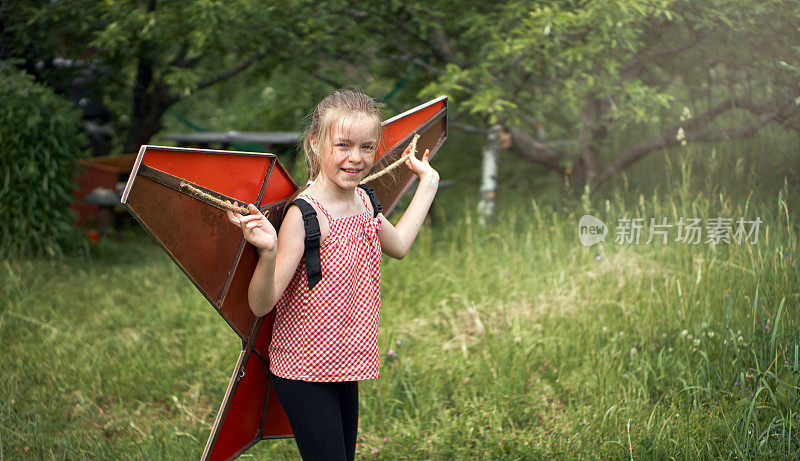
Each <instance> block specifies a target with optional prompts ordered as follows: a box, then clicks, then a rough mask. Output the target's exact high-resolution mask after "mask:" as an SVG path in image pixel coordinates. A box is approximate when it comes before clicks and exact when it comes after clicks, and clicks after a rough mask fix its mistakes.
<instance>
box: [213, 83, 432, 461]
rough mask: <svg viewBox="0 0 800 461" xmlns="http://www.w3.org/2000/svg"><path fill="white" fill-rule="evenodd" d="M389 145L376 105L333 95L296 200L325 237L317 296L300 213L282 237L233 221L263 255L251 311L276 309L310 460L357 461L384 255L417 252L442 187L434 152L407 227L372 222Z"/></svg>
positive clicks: (293, 406)
mask: <svg viewBox="0 0 800 461" xmlns="http://www.w3.org/2000/svg"><path fill="white" fill-rule="evenodd" d="M380 134H381V125H380V113H379V111H378V108H377V106H376V105H375V102H374V101H373V100H372V99H371V98H369V97H368V96H366V95H364V94H361V93H358V92H354V91H349V90H339V91H336V92H334V93H333V94H331V95H330V96H328V97H327V98H325V99H324V100H322V101H321V102H320V103H319V104H318V105H317V107H316V109H315V110H314V112H313V114H312V116H311V124H310V126H309V128H308V131H307V133H306V135H305V139H304V143H303V148H304V151H305V156H306V166H307V167H308V175H309V178H310V179H311V180H312V181H313V182H312V183H311V185H310V186H308V188H307V189H305V190H304V191H303V193H302V194H301V195H299V196H298V198H300V199H302V200H304V201H306V202H307V203H309V204H310V205H311V206H312V207H313V210H314V211H315V212H316V215H317V218H318V221H319V229H320V234H321V235H320V237H319V242H320V249H319V254H320V261H321V267H322V279H321V280H320V281H319V282H318V283H316V284H315V285H313V286H312V288H311V289H309V283H308V279H307V274H306V261H305V259H303V255H304V249H305V245H304V242H305V238H306V235H305V227H304V222H303V217H302V214H301V211H300V209H299V208H298V207H297V206H291V207H289V209H288V210H287V212H286V216H285V217H284V219H283V223H282V224H281V227H280V233H277V234H276V232H275V229H274V227H273V226H272V225H271V224H270V222H269V221H268V220H267V219H266V218H265V217H264V216H263V215H262V214H261V213H259V211H258V209H257V208H256V207H255V206H253V205H252V204H250V205H249V206H248V208H249V210H250V213H251V214H250V215H248V216H242V215H241V214H238V213H233V212H230V211H229V212H228V218H229V219H230V221H231V222H233V223H234V224H237V225H239V226H240V227H241V229H242V232H243V234H244V237H245V239H246V240H247V241H248V242H250V243H251V244H253V245H254V246H255V247H256V248H257V249H258V252H259V261H258V265H257V266H256V269H255V272H254V273H253V278H252V280H251V282H250V288H249V291H248V299H249V302H250V309H252V311H253V313H254V314H255V315H257V316H262V315H265V314H266V313H267V312H269V311H270V310H271V309H272V308H273V307H275V309H277V310H276V316H275V325H274V329H273V336H272V343H271V344H270V347H269V362H270V375H271V378H272V382H273V384H274V388H275V391H276V394H277V396H278V400H279V401H280V403H281V406H282V407H283V409H284V411H285V412H286V415H287V416H288V418H289V423H290V424H291V426H292V431H293V432H294V435H295V441H296V443H297V447H298V449H299V450H300V455H301V456H302V457H303V459H307V460H308V459H321V458H325V459H349V460H352V459H354V457H355V446H356V433H357V428H358V381H359V380H362V379H374V378H377V377H378V317H379V310H380V277H381V275H380V259H381V251H382V252H383V253H385V254H387V255H389V256H391V257H393V258H397V259H401V258H403V257H404V256H405V255H406V253H408V250H409V248H410V247H411V244H412V243H413V242H414V239H415V238H416V236H417V233H418V232H419V229H420V226H421V225H422V222H423V220H424V218H425V215H426V214H427V212H428V208H429V207H430V205H431V202H432V201H433V198H434V195H435V194H436V190H437V188H438V184H439V174H438V173H437V172H436V171H435V170H434V169H433V168H431V166H430V164H429V163H428V155H429V151H427V150H426V151H425V153H424V155H423V157H422V160H418V159H417V158H416V157H414V156H413V155H412V156H411V157H409V159H408V160H406V162H405V165H406V166H407V167H408V168H409V169H410V170H411V171H413V172H414V173H415V174H416V175H417V176H418V177H419V180H420V181H419V186H418V187H417V191H416V193H415V194H414V198H413V200H412V201H411V204H410V205H409V207H408V209H407V210H406V212H405V213H404V214H403V216H402V218H401V219H400V221H399V222H398V223H397V226H393V225H392V224H391V223H390V222H389V221H387V220H386V218H385V217H384V216H383V214H378V215H377V216H376V217H374V218H373V206H372V204H371V202H370V200H368V197H367V194H366V193H365V192H364V190H362V189H361V188H359V187H357V186H358V184H359V183H360V182H361V180H362V179H364V177H365V176H366V175H367V173H368V172H369V170H370V168H371V167H372V165H373V164H374V162H375V155H376V152H377V148H378V145H379V144H380V142H381V138H380ZM410 148H411V146H410V145H409V147H408V148H407V149H406V152H404V154H406V153H408V150H409V149H410ZM312 237H313V236H312Z"/></svg>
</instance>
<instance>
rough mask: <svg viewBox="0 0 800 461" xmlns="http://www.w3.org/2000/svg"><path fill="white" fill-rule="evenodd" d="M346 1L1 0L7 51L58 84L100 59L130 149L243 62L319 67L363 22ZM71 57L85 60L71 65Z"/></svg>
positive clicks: (257, 68)
mask: <svg viewBox="0 0 800 461" xmlns="http://www.w3.org/2000/svg"><path fill="white" fill-rule="evenodd" d="M340 8H341V5H338V4H337V2H329V3H326V4H324V5H317V6H314V5H312V4H309V3H307V2H302V1H289V2H281V3H277V2H264V1H253V0H229V1H225V2H218V1H203V0H190V1H189V0H187V1H183V2H165V1H158V0H146V1H134V2H129V1H122V0H106V1H104V2H94V1H90V0H62V1H56V2H51V1H43V0H39V1H35V2H28V1H24V2H23V1H19V0H10V1H8V2H4V3H3V6H2V7H0V11H1V12H2V26H3V44H2V45H0V58H2V59H17V60H19V65H20V67H22V68H24V69H25V70H26V71H27V72H28V73H30V74H32V75H34V76H36V78H37V80H39V81H40V82H42V83H45V84H47V85H49V86H51V87H53V88H55V89H56V90H57V91H59V92H61V93H66V92H67V88H70V87H72V86H74V81H75V80H76V79H77V78H78V77H79V76H78V75H77V74H79V73H85V72H86V69H94V72H93V74H94V78H95V81H96V86H97V87H99V88H100V89H101V90H102V98H103V103H104V104H105V106H107V107H108V109H109V111H110V112H111V113H112V114H113V115H112V116H111V117H110V119H111V120H112V125H113V126H114V128H115V129H116V133H117V138H118V143H119V144H121V150H123V151H125V152H133V151H136V150H138V148H139V146H140V145H141V144H145V143H147V142H148V140H149V139H150V138H151V137H152V136H153V135H154V134H155V133H156V132H158V130H160V129H161V127H162V117H163V115H164V113H165V112H166V111H167V109H169V108H170V107H172V106H173V105H174V104H176V103H177V102H178V101H180V100H182V99H184V98H186V97H188V96H190V95H191V94H193V93H194V92H197V91H198V90H202V89H204V88H208V87H210V86H213V85H215V84H217V83H220V82H223V81H226V80H229V79H231V78H233V77H234V76H237V75H239V74H240V73H241V72H243V71H244V70H246V69H249V70H250V71H252V72H260V73H262V74H263V75H264V77H265V78H266V77H268V76H269V74H270V72H271V71H272V69H273V68H275V67H277V66H278V65H279V64H280V63H283V62H293V63H294V65H296V66H298V67H301V68H302V67H305V68H309V69H311V68H315V63H316V61H317V59H318V57H319V56H320V54H327V55H330V54H333V53H332V52H331V51H330V50H335V49H337V48H343V47H344V44H345V43H349V42H353V41H354V40H353V38H352V35H353V34H357V33H358V31H359V29H358V27H354V21H352V20H348V19H347V17H344V19H343V20H338V21H334V20H332V19H331V18H332V17H333V16H335V17H339V16H340V15H339V14H338V12H339V11H340ZM64 62H70V63H78V64H76V65H72V66H68V67H69V69H67V71H66V72H65V69H64V67H65V66H63V63H64Z"/></svg>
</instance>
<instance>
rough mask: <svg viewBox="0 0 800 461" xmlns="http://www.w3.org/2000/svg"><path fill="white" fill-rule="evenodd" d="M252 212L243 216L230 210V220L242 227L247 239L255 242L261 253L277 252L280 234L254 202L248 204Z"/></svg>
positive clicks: (254, 244) (252, 242) (228, 213)
mask: <svg viewBox="0 0 800 461" xmlns="http://www.w3.org/2000/svg"><path fill="white" fill-rule="evenodd" d="M247 209H248V210H250V214H249V215H247V216H242V215H241V214H240V213H234V212H233V211H230V210H228V211H227V212H226V213H227V215H228V221H230V222H231V223H233V224H236V225H237V226H239V227H241V228H242V234H243V235H244V238H245V240H247V241H248V242H250V243H251V244H253V246H255V247H256V248H257V249H258V252H259V253H260V254H264V253H271V254H273V255H274V254H275V253H277V248H278V234H277V232H275V228H274V227H273V226H272V223H270V222H269V220H268V219H267V218H266V217H265V216H264V215H263V214H261V212H260V211H258V208H256V207H255V205H253V204H252V203H250V204H248V205H247Z"/></svg>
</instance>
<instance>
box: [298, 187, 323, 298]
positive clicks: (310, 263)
mask: <svg viewBox="0 0 800 461" xmlns="http://www.w3.org/2000/svg"><path fill="white" fill-rule="evenodd" d="M292 205H297V208H300V213H302V214H303V226H304V227H305V230H306V240H305V257H306V277H308V289H309V290H311V289H312V288H314V286H315V285H316V284H317V282H319V281H320V280H322V263H321V262H320V259H319V238H320V236H321V235H322V234H321V233H320V231H319V220H318V219H317V212H316V211H315V210H314V207H313V206H311V204H310V203H308V202H306V201H305V200H303V199H296V200H295V201H294V202H292Z"/></svg>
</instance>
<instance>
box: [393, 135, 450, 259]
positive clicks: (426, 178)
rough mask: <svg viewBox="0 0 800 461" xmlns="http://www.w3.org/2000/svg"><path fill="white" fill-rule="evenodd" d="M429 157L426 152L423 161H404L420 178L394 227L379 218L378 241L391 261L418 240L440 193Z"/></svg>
mask: <svg viewBox="0 0 800 461" xmlns="http://www.w3.org/2000/svg"><path fill="white" fill-rule="evenodd" d="M409 149H411V145H409V146H408V147H407V148H406V151H408V150H409ZM406 153H408V152H405V151H404V152H403V155H405V154H406ZM429 154H430V150H428V149H426V150H425V153H424V154H423V155H422V160H419V159H417V158H416V157H415V156H413V155H412V156H411V157H409V158H408V160H406V166H407V167H408V168H409V169H410V170H411V171H413V172H414V174H416V175H417V176H419V184H418V185H417V191H416V193H414V198H413V199H412V200H411V204H410V205H409V206H408V208H407V209H406V212H405V213H403V216H402V217H401V218H400V221H398V223H397V226H393V225H392V223H390V222H389V220H387V219H386V217H385V216H383V214H381V215H379V216H380V218H381V230H380V231H379V232H378V238H379V239H380V241H381V249H382V250H383V252H384V253H385V254H387V255H389V256H391V257H392V258H396V259H402V258H403V257H404V256H405V255H406V254H407V253H408V250H409V249H410V248H411V244H412V243H414V240H415V239H416V238H417V234H418V233H419V229H420V227H422V223H423V221H424V220H425V216H426V215H427V214H428V210H429V209H430V207H431V203H433V198H434V197H435V196H436V191H437V190H438V189H439V173H437V172H436V170H434V169H433V168H432V167H431V165H430V163H429V158H428V156H429Z"/></svg>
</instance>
